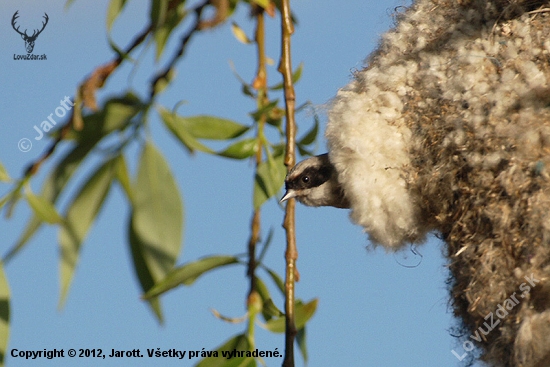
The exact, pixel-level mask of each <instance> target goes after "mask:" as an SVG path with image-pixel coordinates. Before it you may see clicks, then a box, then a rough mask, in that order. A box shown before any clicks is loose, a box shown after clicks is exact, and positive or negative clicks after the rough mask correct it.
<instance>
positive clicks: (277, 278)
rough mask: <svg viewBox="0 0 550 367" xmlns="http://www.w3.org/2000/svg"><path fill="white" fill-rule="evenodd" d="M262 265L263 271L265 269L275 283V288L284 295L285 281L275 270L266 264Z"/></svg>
mask: <svg viewBox="0 0 550 367" xmlns="http://www.w3.org/2000/svg"><path fill="white" fill-rule="evenodd" d="M262 267H263V268H264V269H265V271H267V273H268V274H269V276H270V277H271V280H273V282H274V283H275V285H276V286H277V288H278V289H279V291H280V292H281V294H283V295H284V294H285V282H284V281H283V279H282V278H281V277H280V276H279V274H277V273H276V272H274V271H273V270H271V269H270V268H268V267H266V266H262Z"/></svg>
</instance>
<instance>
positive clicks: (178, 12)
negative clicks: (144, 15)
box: [154, 1, 187, 61]
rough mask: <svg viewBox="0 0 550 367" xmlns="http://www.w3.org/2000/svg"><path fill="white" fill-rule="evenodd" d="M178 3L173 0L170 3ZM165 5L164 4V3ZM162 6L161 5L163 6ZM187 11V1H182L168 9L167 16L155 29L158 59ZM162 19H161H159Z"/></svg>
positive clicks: (156, 56) (156, 55)
mask: <svg viewBox="0 0 550 367" xmlns="http://www.w3.org/2000/svg"><path fill="white" fill-rule="evenodd" d="M172 4H176V2H171V3H170V5H172ZM162 6H164V4H162ZM162 6H161V7H162ZM186 15H187V12H186V11H185V1H180V2H178V3H177V5H176V6H175V7H172V8H167V9H166V17H165V19H164V21H163V22H162V23H158V24H157V27H156V29H155V30H154V37H155V43H156V45H157V51H156V54H155V58H156V60H157V61H158V60H160V57H161V56H162V53H163V51H164V47H165V46H166V42H167V41H168V38H170V34H172V31H173V30H174V29H175V28H176V27H177V26H178V25H179V24H180V22H181V21H182V20H183V18H185V16H186ZM159 21H160V19H159Z"/></svg>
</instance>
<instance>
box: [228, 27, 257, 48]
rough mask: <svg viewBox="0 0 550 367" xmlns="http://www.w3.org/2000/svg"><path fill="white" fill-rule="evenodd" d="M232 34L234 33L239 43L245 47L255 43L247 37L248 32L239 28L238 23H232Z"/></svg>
mask: <svg viewBox="0 0 550 367" xmlns="http://www.w3.org/2000/svg"><path fill="white" fill-rule="evenodd" d="M231 32H233V35H234V36H235V38H236V39H237V41H239V42H242V43H244V44H245V45H249V44H251V43H253V41H252V40H251V39H250V38H248V36H247V35H246V32H245V31H244V30H243V29H242V28H241V27H239V25H238V24H237V23H236V22H232V23H231Z"/></svg>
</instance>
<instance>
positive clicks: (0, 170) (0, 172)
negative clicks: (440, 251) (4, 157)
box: [0, 162, 11, 182]
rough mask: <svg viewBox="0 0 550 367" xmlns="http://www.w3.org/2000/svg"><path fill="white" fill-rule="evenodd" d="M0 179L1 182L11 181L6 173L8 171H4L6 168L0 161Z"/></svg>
mask: <svg viewBox="0 0 550 367" xmlns="http://www.w3.org/2000/svg"><path fill="white" fill-rule="evenodd" d="M0 181H2V182H9V181H11V178H10V175H8V171H6V168H5V167H4V166H3V165H2V163H1V162H0Z"/></svg>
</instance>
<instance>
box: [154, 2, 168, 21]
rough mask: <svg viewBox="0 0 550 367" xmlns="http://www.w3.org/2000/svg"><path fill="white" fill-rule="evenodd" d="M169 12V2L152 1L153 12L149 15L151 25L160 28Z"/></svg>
mask: <svg viewBox="0 0 550 367" xmlns="http://www.w3.org/2000/svg"><path fill="white" fill-rule="evenodd" d="M167 12H168V0H153V1H151V12H150V13H149V20H150V21H151V24H152V25H153V26H154V27H155V28H158V27H160V26H161V25H162V24H163V23H164V20H165V19H166V14H167Z"/></svg>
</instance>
